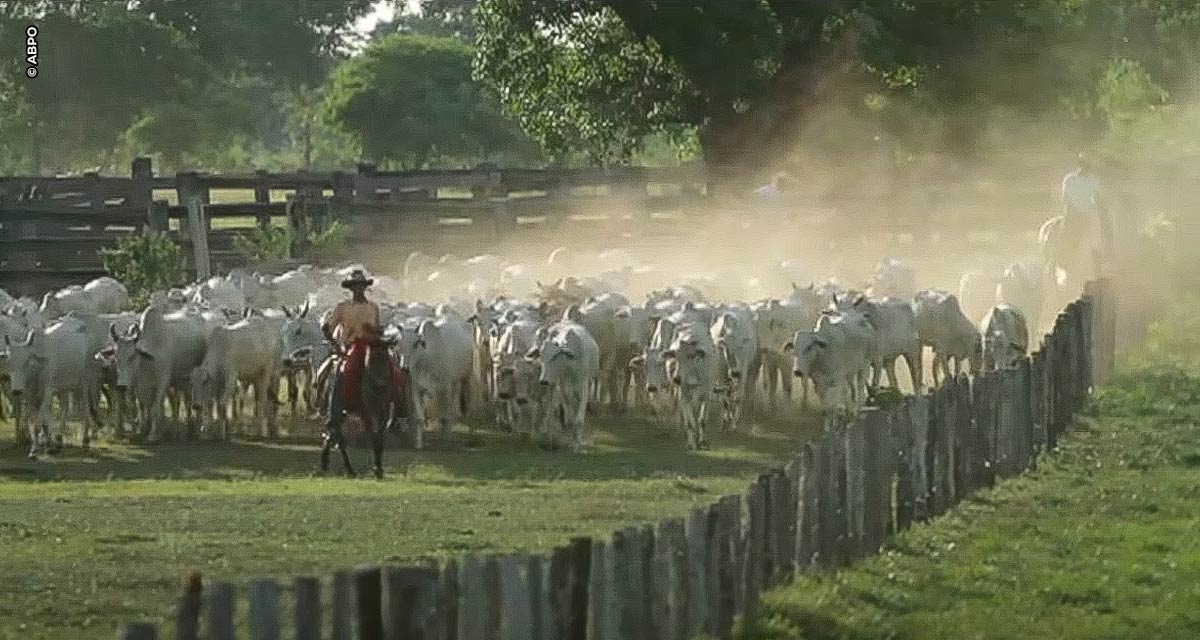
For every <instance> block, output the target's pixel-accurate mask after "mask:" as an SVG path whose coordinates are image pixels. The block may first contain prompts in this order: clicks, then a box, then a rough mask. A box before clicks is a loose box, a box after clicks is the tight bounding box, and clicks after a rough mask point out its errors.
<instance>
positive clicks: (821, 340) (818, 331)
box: [784, 311, 878, 408]
mask: <svg viewBox="0 0 1200 640" xmlns="http://www.w3.org/2000/svg"><path fill="white" fill-rule="evenodd" d="M876 343H877V338H876V335H875V329H874V327H872V326H871V323H870V322H868V321H867V318H866V316H864V315H862V314H861V313H858V312H855V311H847V312H837V311H835V312H831V313H825V314H822V315H821V317H820V319H819V320H817V325H816V328H815V329H812V330H810V331H797V332H796V333H795V334H794V335H793V337H792V340H791V341H790V342H788V343H787V344H785V345H784V349H785V350H786V351H790V352H792V353H793V354H794V361H793V367H794V374H795V375H796V376H797V377H799V376H804V377H807V378H809V379H810V380H812V381H813V386H814V387H815V388H816V391H817V397H818V398H820V399H821V402H822V403H825V404H827V405H830V406H835V407H840V408H844V407H856V406H859V405H861V404H862V402H863V401H864V400H865V399H866V397H865V396H866V387H867V375H868V373H869V371H870V369H871V366H872V365H873V364H875V362H874V358H875V356H876V353H877V349H878V347H877V345H876Z"/></svg>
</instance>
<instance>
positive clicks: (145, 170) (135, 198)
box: [125, 158, 154, 209]
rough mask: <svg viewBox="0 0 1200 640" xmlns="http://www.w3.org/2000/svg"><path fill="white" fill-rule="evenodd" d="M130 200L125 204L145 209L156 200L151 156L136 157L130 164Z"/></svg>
mask: <svg viewBox="0 0 1200 640" xmlns="http://www.w3.org/2000/svg"><path fill="white" fill-rule="evenodd" d="M129 180H130V185H129V200H128V201H126V202H125V206H127V207H129V208H130V209H145V208H146V207H148V206H150V203H151V201H153V200H154V168H153V165H152V163H151V161H150V158H134V159H133V162H132V163H130V166H129Z"/></svg>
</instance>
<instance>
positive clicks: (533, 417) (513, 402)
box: [492, 319, 542, 436]
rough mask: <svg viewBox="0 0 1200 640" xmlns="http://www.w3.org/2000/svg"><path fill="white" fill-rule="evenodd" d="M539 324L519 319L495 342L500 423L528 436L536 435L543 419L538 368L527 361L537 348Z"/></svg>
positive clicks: (494, 375)
mask: <svg viewBox="0 0 1200 640" xmlns="http://www.w3.org/2000/svg"><path fill="white" fill-rule="evenodd" d="M539 328H540V324H539V323H538V322H535V321H533V320H529V319H519V320H516V321H513V322H509V323H506V324H505V325H504V329H503V333H501V334H500V336H499V337H498V338H496V348H495V350H494V352H493V359H492V366H493V367H494V368H495V372H494V374H493V378H494V379H495V381H496V401H497V402H498V403H499V405H500V406H499V407H498V409H497V411H496V415H497V419H498V422H499V423H500V424H501V425H502V426H505V427H508V428H511V429H512V430H513V431H515V432H517V433H519V434H522V435H527V436H533V435H535V434H536V432H537V430H538V428H539V420H540V419H541V418H542V415H541V399H542V393H541V389H540V387H539V385H538V374H539V372H538V368H537V366H536V365H534V364H533V363H531V362H528V361H527V360H525V354H527V353H529V351H530V350H531V349H533V348H534V347H536V346H537V345H538V329H539Z"/></svg>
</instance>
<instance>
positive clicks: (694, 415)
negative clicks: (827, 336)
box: [663, 325, 723, 450]
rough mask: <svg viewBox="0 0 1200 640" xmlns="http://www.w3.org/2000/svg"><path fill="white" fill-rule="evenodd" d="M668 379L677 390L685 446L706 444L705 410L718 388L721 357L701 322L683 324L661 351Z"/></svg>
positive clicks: (706, 414) (703, 446) (701, 446)
mask: <svg viewBox="0 0 1200 640" xmlns="http://www.w3.org/2000/svg"><path fill="white" fill-rule="evenodd" d="M663 357H664V358H666V361H667V372H668V375H669V376H670V377H671V383H672V384H674V385H675V387H676V388H677V389H678V391H679V415H680V421H681V423H682V425H681V426H682V427H683V431H684V433H685V434H686V436H687V447H688V449H693V450H695V449H702V448H707V447H708V435H707V433H706V432H705V429H704V427H705V424H706V422H707V421H708V410H709V407H710V405H711V404H712V403H713V402H714V401H715V399H716V397H717V394H718V393H719V392H720V391H723V388H721V381H722V380H721V379H722V375H721V359H720V357H719V356H718V355H717V347H716V344H715V343H714V342H713V340H712V336H711V335H710V334H709V332H708V331H707V330H705V329H704V327H702V326H697V325H685V326H683V327H680V329H679V330H678V331H676V333H675V338H674V340H672V341H671V346H670V348H669V349H667V350H666V351H665V352H664V353H663Z"/></svg>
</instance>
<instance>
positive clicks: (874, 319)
mask: <svg viewBox="0 0 1200 640" xmlns="http://www.w3.org/2000/svg"><path fill="white" fill-rule="evenodd" d="M839 302H840V304H838V305H837V306H838V310H839V311H849V310H854V311H857V312H859V313H861V314H863V316H865V317H866V319H867V322H870V323H871V326H872V327H874V328H875V337H876V345H877V346H876V348H877V359H876V361H875V364H874V365H872V367H871V368H872V370H873V371H872V373H871V389H872V391H874V390H877V389H878V388H879V379H880V376H881V373H882V372H886V373H887V378H888V384H889V385H891V386H892V387H893V388H895V389H899V388H900V382H899V379H898V378H897V376H896V358H904V364H905V365H906V366H907V367H908V374H909V378H910V379H911V380H912V388H913V393H916V394H920V393H921V391H922V389H923V386H924V385H922V384H921V381H922V379H923V377H924V371H923V370H922V358H921V352H922V347H921V336H920V334H919V333H918V332H917V317H916V314H915V313H914V312H913V308H912V303H910V302H908V300H901V299H897V298H869V297H866V296H856V297H853V298H851V297H843V298H840V299H839Z"/></svg>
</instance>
